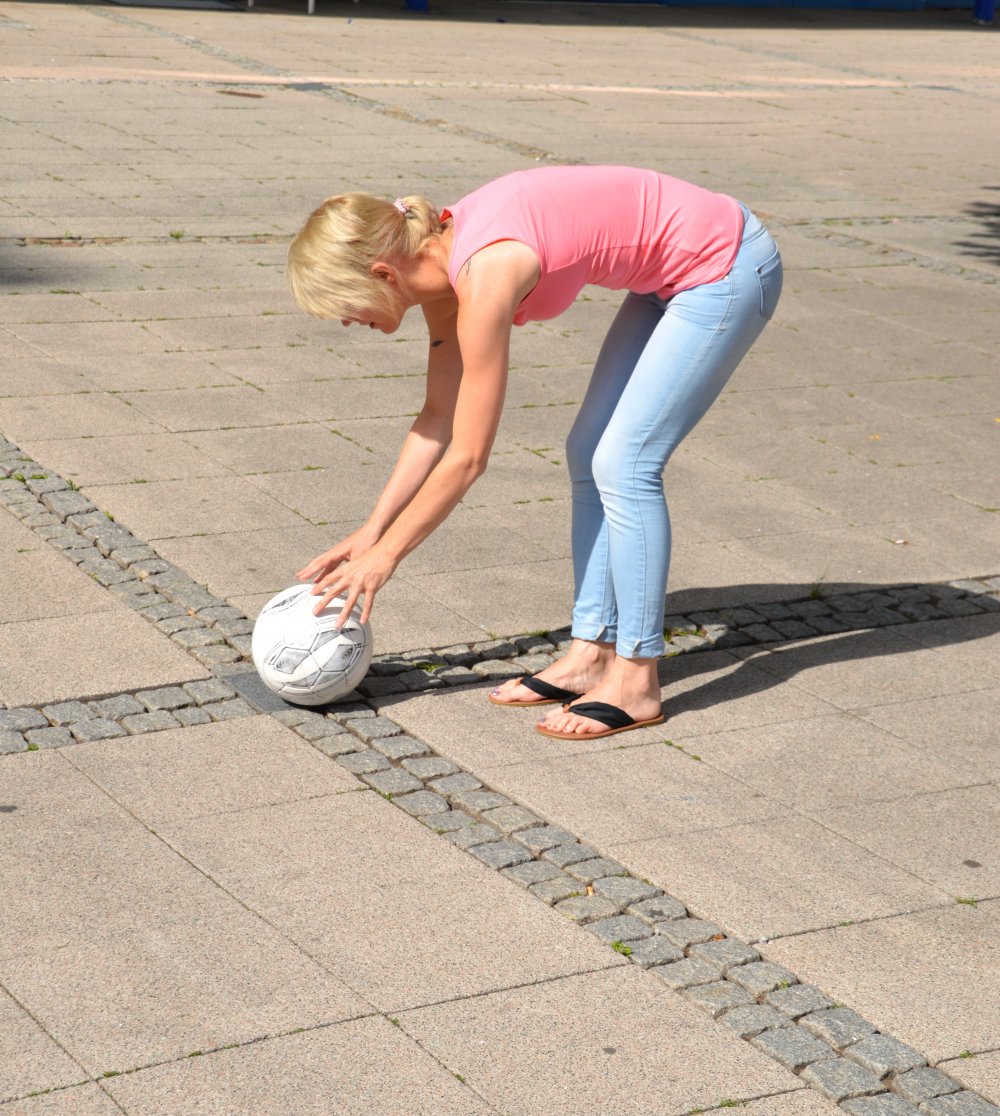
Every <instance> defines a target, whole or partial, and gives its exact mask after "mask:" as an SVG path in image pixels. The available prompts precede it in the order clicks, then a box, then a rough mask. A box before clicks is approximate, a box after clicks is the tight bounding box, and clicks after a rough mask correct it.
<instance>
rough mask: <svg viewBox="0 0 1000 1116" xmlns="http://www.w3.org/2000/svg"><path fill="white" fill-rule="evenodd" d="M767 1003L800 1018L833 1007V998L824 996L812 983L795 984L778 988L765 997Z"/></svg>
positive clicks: (795, 1017)
mask: <svg viewBox="0 0 1000 1116" xmlns="http://www.w3.org/2000/svg"><path fill="white" fill-rule="evenodd" d="M764 1002H765V1003H768V1004H770V1005H771V1007H773V1008H775V1009H777V1010H778V1011H780V1012H781V1014H782V1015H787V1016H788V1018H789V1019H798V1018H799V1017H800V1016H803V1015H810V1014H812V1012H814V1011H822V1010H823V1009H824V1008H828V1007H833V1000H831V999H830V998H829V997H828V996H824V995H823V993H822V992H820V990H819V989H818V988H815V987H813V985H811V984H793V985H792V987H791V988H777V989H775V990H774V991H773V992H769V993H768V994H767V996H766V997H765V1001H764Z"/></svg>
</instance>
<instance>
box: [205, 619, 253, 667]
mask: <svg viewBox="0 0 1000 1116" xmlns="http://www.w3.org/2000/svg"><path fill="white" fill-rule="evenodd" d="M212 631H213V632H218V633H219V635H222V634H223V633H222V632H220V631H219V626H218V624H216V626H215V627H214V628H213V629H212ZM226 643H228V644H229V646H230V647H234V648H235V649H236V650H237V651H238V652H239V653H240V655H242V656H243V658H244V659H250V658H252V657H253V640H252V639H251V637H250V636H248V635H231V636H226Z"/></svg>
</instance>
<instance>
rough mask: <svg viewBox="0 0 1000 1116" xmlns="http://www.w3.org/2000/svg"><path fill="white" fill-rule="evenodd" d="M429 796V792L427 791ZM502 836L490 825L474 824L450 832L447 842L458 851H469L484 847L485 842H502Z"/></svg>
mask: <svg viewBox="0 0 1000 1116" xmlns="http://www.w3.org/2000/svg"><path fill="white" fill-rule="evenodd" d="M427 793H428V794H430V793H431V792H430V791H427ZM503 839H504V838H503V834H502V833H497V831H496V830H495V829H494V828H493V827H492V826H490V825H482V824H481V823H476V824H474V825H467V826H465V827H464V828H463V829H455V830H452V831H451V833H449V834H448V840H449V841H451V843H452V844H453V845H457V846H458V847H459V848H460V849H471V848H473V847H474V846H476V845H485V844H486V842H487V841H502V840H503Z"/></svg>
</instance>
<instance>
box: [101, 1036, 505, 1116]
mask: <svg viewBox="0 0 1000 1116" xmlns="http://www.w3.org/2000/svg"><path fill="white" fill-rule="evenodd" d="M304 1082H308V1083H309V1084H308V1086H307V1087H306V1088H303V1083H304ZM108 1091H109V1092H110V1093H111V1095H112V1096H113V1097H114V1098H115V1100H116V1101H118V1102H119V1103H120V1104H121V1105H122V1106H123V1107H125V1109H126V1110H127V1111H130V1112H141V1113H143V1114H144V1116H145V1114H148V1116H167V1114H169V1113H175V1112H177V1111H178V1110H179V1109H181V1108H183V1107H185V1106H186V1105H187V1104H189V1103H190V1100H191V1098H192V1097H193V1096H196V1097H197V1098H198V1100H197V1103H198V1104H199V1105H200V1106H201V1107H203V1108H204V1110H205V1111H206V1112H210V1113H213V1114H214V1113H220V1114H221V1113H223V1112H234V1111H239V1110H240V1109H243V1110H244V1111H257V1112H287V1113H289V1116H300V1114H301V1116H305V1114H306V1113H314V1112H316V1111H317V1110H318V1109H319V1108H322V1109H323V1110H324V1111H326V1112H336V1113H351V1114H352V1116H353V1114H354V1113H357V1114H358V1116H363V1114H370V1116H380V1114H381V1113H383V1112H387V1111H396V1110H400V1111H405V1112H407V1113H413V1116H439V1114H440V1116H486V1113H488V1112H489V1111H490V1109H489V1107H488V1106H487V1104H485V1103H484V1102H483V1100H482V1099H481V1098H480V1097H479V1096H477V1095H476V1093H475V1092H474V1091H473V1089H471V1088H468V1087H466V1086H465V1085H463V1083H462V1082H460V1081H459V1080H458V1079H457V1078H456V1077H455V1076H454V1074H453V1073H449V1072H448V1068H447V1067H446V1066H445V1065H441V1064H440V1063H439V1062H437V1061H435V1059H434V1058H432V1057H430V1056H428V1054H427V1053H426V1052H425V1051H423V1050H421V1049H420V1047H419V1046H418V1045H417V1043H416V1042H414V1041H413V1039H412V1038H411V1037H409V1035H408V1034H407V1033H406V1031H405V1029H403V1028H401V1027H396V1026H393V1024H392V1023H391V1022H390V1021H389V1020H388V1019H385V1018H382V1017H380V1016H376V1017H374V1018H369V1019H358V1020H354V1021H352V1022H349V1023H344V1024H341V1025H338V1026H335V1027H326V1028H324V1029H322V1030H320V1031H313V1032H312V1033H309V1034H302V1035H285V1036H282V1037H280V1038H272V1039H269V1040H267V1041H265V1042H259V1043H254V1044H253V1045H252V1046H246V1047H243V1048H242V1049H239V1050H226V1051H221V1052H219V1053H217V1054H213V1055H210V1056H208V1057H205V1058H196V1059H193V1060H191V1059H187V1060H185V1061H183V1062H176V1063H174V1064H172V1065H166V1066H157V1067H155V1068H153V1069H148V1070H142V1071H140V1072H139V1073H136V1074H130V1075H129V1076H128V1077H122V1078H117V1079H115V1081H114V1082H112V1083H111V1087H109V1090H108Z"/></svg>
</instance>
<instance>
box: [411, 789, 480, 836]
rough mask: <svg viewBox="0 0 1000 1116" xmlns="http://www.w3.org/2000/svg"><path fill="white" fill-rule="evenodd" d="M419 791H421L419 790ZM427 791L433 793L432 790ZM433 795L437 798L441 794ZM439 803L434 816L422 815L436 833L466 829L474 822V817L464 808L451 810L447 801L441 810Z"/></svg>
mask: <svg viewBox="0 0 1000 1116" xmlns="http://www.w3.org/2000/svg"><path fill="white" fill-rule="evenodd" d="M417 793H418V794H419V793H421V792H419V791H418V792H417ZM426 793H427V794H431V792H430V791H427V792H426ZM432 797H434V798H435V799H436V798H439V797H440V796H439V795H433V796H432ZM438 805H440V803H437V804H435V809H434V816H433V817H424V816H423V815H420V820H421V821H422V822H424V823H425V824H426V825H427V826H428V827H429V828H431V829H433V830H434V831H435V832H436V833H454V832H455V831H456V830H458V829H465V828H466V826H470V825H473V824H474V819H473V818H471V817H470V816H469V815H468V814H466V813H465V811H464V810H449V809H448V803H447V802H445V803H444V809H443V810H439V809H437V806H438Z"/></svg>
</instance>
